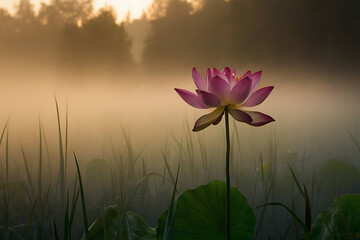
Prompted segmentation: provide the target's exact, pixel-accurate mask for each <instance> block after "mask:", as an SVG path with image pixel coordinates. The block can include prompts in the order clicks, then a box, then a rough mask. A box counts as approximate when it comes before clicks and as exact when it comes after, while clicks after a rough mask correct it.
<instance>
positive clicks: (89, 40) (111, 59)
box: [61, 9, 133, 69]
mask: <svg viewBox="0 0 360 240" xmlns="http://www.w3.org/2000/svg"><path fill="white" fill-rule="evenodd" d="M61 47H62V49H63V56H64V60H65V61H66V62H68V63H71V65H72V66H73V67H79V66H81V67H84V66H85V67H87V66H93V67H98V68H101V69H103V68H104V67H105V68H113V69H116V68H123V67H125V66H127V67H128V66H129V65H131V64H132V63H133V60H132V56H131V53H130V47H131V40H130V38H129V36H128V34H127V33H126V31H125V28H124V25H123V24H121V25H118V24H117V23H116V15H115V12H114V11H113V10H111V9H102V10H100V11H99V13H98V14H97V15H96V16H95V17H93V18H91V19H89V20H88V21H86V22H85V23H84V24H83V26H82V27H78V26H77V25H68V26H67V27H66V28H65V29H64V34H63V37H62V45H61Z"/></svg>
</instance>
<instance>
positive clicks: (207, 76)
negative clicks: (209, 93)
mask: <svg viewBox="0 0 360 240" xmlns="http://www.w3.org/2000/svg"><path fill="white" fill-rule="evenodd" d="M210 79H211V70H210V68H208V69H207V70H206V82H207V83H209V80H210Z"/></svg>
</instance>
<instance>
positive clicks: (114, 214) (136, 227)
mask: <svg viewBox="0 0 360 240" xmlns="http://www.w3.org/2000/svg"><path fill="white" fill-rule="evenodd" d="M118 212H119V211H118V209H117V207H111V208H107V209H106V210H105V211H104V214H103V216H101V217H99V218H98V219H96V220H95V222H94V223H93V224H92V225H91V226H90V228H89V237H90V240H104V239H107V240H115V239H117V231H118ZM126 214H127V217H128V220H129V225H130V228H131V232H132V236H133V239H134V240H155V239H156V229H154V228H152V227H149V226H148V225H147V224H146V223H145V221H144V219H142V218H141V217H140V216H139V215H137V214H136V213H134V212H131V211H128V212H127V213H126ZM123 229H124V231H123V234H122V235H123V237H122V238H121V239H124V240H127V239H128V237H127V231H126V227H125V226H124V227H123ZM83 239H85V238H83Z"/></svg>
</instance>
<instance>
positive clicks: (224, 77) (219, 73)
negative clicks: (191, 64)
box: [211, 68, 228, 81]
mask: <svg viewBox="0 0 360 240" xmlns="http://www.w3.org/2000/svg"><path fill="white" fill-rule="evenodd" d="M216 76H219V77H221V78H222V79H224V80H225V81H228V79H227V77H226V76H225V75H224V74H223V73H222V72H220V71H219V70H218V69H217V68H213V69H212V70H211V78H213V77H216Z"/></svg>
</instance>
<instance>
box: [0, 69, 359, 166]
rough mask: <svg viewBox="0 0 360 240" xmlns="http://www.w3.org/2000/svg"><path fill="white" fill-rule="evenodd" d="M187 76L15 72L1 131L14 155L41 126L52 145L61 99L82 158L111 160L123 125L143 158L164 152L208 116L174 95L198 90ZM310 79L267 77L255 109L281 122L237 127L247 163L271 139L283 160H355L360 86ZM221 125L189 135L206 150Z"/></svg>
mask: <svg viewBox="0 0 360 240" xmlns="http://www.w3.org/2000/svg"><path fill="white" fill-rule="evenodd" d="M203 70H204V69H203ZM188 72H189V73H187V74H186V73H185V72H181V73H180V74H178V75H174V74H168V73H166V72H164V73H163V75H162V76H161V77H159V76H155V75H149V74H133V75H126V76H121V75H114V76H113V77H114V79H109V78H107V79H104V78H103V79H102V80H101V83H99V79H98V78H96V79H92V78H91V76H88V78H87V79H88V80H87V82H86V83H84V82H76V81H77V80H76V79H71V77H70V78H68V79H66V80H63V79H61V78H60V77H58V76H56V74H49V75H47V74H46V75H42V76H39V74H37V73H35V72H34V73H31V72H28V73H27V74H26V75H27V77H25V76H22V77H21V79H18V78H17V77H16V75H17V74H16V73H13V75H12V78H9V79H4V78H2V81H1V103H0V107H1V111H2V114H1V115H2V119H1V122H2V124H3V125H4V124H5V122H6V121H7V119H9V123H10V140H11V142H12V143H13V147H12V149H16V148H18V147H19V143H22V144H23V145H25V146H26V144H25V143H27V144H30V145H31V146H36V145H37V144H38V143H37V141H38V140H37V139H38V131H39V130H38V122H39V121H41V123H42V124H43V125H44V129H45V131H46V134H47V135H48V137H49V139H51V140H52V141H53V144H54V147H55V146H57V145H56V144H57V117H56V107H55V100H54V99H55V97H56V98H57V100H58V103H59V107H60V114H61V117H62V123H63V127H64V124H65V115H66V108H68V110H67V112H68V118H69V142H70V143H71V145H70V146H71V148H70V149H71V150H74V151H76V152H77V153H78V154H79V155H81V156H83V157H84V158H85V159H91V158H96V157H104V156H106V154H110V152H106V149H108V150H109V146H110V143H111V142H110V141H114V143H116V144H119V145H121V144H122V140H121V139H122V134H123V133H122V127H123V128H124V129H125V130H126V133H127V134H129V135H130V136H131V138H132V140H133V141H134V145H135V146H136V147H137V148H138V149H140V148H142V147H143V146H145V145H146V151H145V152H149V153H151V154H154V153H158V154H159V153H160V150H161V149H162V147H163V146H164V145H165V143H166V141H167V140H169V131H174V132H175V133H176V134H177V136H178V137H180V136H181V134H182V132H183V131H186V130H185V129H184V127H185V123H186V122H188V123H189V125H190V126H191V127H192V125H193V124H194V122H195V120H196V119H197V118H198V117H200V116H202V115H204V114H206V113H208V110H199V109H193V108H192V107H191V106H188V105H187V104H186V103H185V102H183V100H182V99H181V98H180V97H179V96H178V95H177V94H176V92H175V91H174V87H177V88H184V89H188V90H191V91H194V89H195V85H194V84H193V81H192V78H191V69H190V70H189V71H188ZM203 72H204V71H203ZM305 75H306V80H304V77H305ZM305 75H304V74H303V72H301V71H297V72H295V71H294V70H291V71H285V70H284V71H282V70H278V71H264V72H263V75H262V82H261V86H268V85H274V86H275V89H274V91H273V92H272V94H271V95H270V97H269V98H268V99H267V100H266V101H265V102H264V103H263V104H261V105H260V106H258V107H256V110H258V111H262V112H264V113H266V114H269V115H271V116H272V117H274V119H275V120H276V122H275V123H272V124H269V125H267V126H264V127H259V128H253V127H250V126H248V125H245V124H242V123H237V127H238V131H239V134H240V139H241V143H242V144H243V145H244V149H247V150H246V153H245V155H247V156H248V157H249V160H248V161H251V160H252V157H250V156H254V155H255V156H256V155H258V154H259V152H261V151H266V150H267V147H268V144H269V141H270V139H271V138H274V137H276V139H277V141H279V146H280V149H281V151H282V154H286V152H287V151H288V150H291V151H296V152H298V153H299V154H302V152H303V151H306V152H307V153H309V154H311V155H315V156H316V155H317V154H320V153H321V156H322V157H325V155H327V156H326V157H327V158H330V157H344V156H347V157H351V158H353V157H355V156H354V154H355V153H356V148H355V145H353V144H352V142H351V138H350V136H349V134H348V131H350V132H351V133H352V134H354V135H356V136H357V135H358V134H359V133H358V131H359V129H358V124H359V111H358V102H359V95H358V87H359V85H358V84H344V82H343V81H342V82H340V81H338V78H339V76H334V75H331V76H330V75H329V74H323V75H320V74H314V73H312V72H306V74H305ZM344 77H345V76H344ZM346 77H348V78H356V76H351V75H349V76H346ZM290 78H291V82H289V81H288V79H290ZM153 79H155V80H153ZM128 82H130V83H128ZM222 125H223V124H220V125H219V126H216V127H215V126H211V127H209V128H208V129H206V130H204V131H203V132H201V133H191V135H192V136H193V137H194V138H196V136H197V135H198V134H200V135H202V136H204V137H205V138H206V139H207V141H208V143H209V144H211V142H214V143H217V142H223V139H221V137H220V136H222V135H220V136H219V135H218V133H221V134H223V131H224V129H223V128H224V126H222ZM49 143H51V141H49ZM221 146H222V145H221ZM35 149H36V148H35ZM54 150H55V151H57V150H56V149H54ZM104 154H105V155H104ZM314 160H316V161H320V162H322V161H325V160H327V159H324V158H320V159H314Z"/></svg>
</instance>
